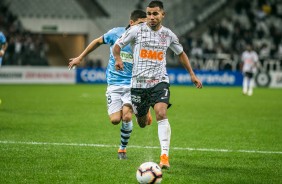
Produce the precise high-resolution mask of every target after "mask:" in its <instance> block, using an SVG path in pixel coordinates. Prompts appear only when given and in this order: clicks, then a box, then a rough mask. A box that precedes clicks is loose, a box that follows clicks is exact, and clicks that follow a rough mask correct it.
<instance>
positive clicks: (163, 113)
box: [156, 111, 167, 121]
mask: <svg viewBox="0 0 282 184" xmlns="http://www.w3.org/2000/svg"><path fill="white" fill-rule="evenodd" d="M166 118H167V116H166V111H159V112H158V113H156V119H157V120H158V121H159V120H162V119H166Z"/></svg>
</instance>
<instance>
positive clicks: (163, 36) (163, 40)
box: [159, 32, 167, 44]
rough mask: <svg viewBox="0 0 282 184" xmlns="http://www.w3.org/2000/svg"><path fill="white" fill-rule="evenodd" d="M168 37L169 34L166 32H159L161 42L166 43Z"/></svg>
mask: <svg viewBox="0 0 282 184" xmlns="http://www.w3.org/2000/svg"><path fill="white" fill-rule="evenodd" d="M166 37H167V34H166V33H163V32H161V33H160V34H159V38H160V43H161V44H166Z"/></svg>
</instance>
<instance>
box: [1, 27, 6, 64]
mask: <svg viewBox="0 0 282 184" xmlns="http://www.w3.org/2000/svg"><path fill="white" fill-rule="evenodd" d="M6 49H7V42H6V37H5V35H4V34H3V33H2V32H0V67H1V66H2V59H3V56H4V54H5V51H6Z"/></svg>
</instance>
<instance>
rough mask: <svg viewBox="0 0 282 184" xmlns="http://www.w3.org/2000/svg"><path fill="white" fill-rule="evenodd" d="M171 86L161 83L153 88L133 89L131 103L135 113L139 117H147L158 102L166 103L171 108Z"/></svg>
mask: <svg viewBox="0 0 282 184" xmlns="http://www.w3.org/2000/svg"><path fill="white" fill-rule="evenodd" d="M169 86H170V85H169V84H168V83H166V82H161V83H159V84H157V85H156V86H154V87H152V88H131V101H132V106H133V110H134V113H135V115H136V116H137V117H142V116H145V115H146V114H147V113H148V111H149V108H150V106H152V107H153V108H154V105H155V104H156V103H158V102H164V103H166V104H167V105H168V108H169V107H170V106H171V104H170V103H169V98H170V91H169Z"/></svg>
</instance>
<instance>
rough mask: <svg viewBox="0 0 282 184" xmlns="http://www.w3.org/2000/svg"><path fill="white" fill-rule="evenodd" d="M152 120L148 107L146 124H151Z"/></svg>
mask: <svg viewBox="0 0 282 184" xmlns="http://www.w3.org/2000/svg"><path fill="white" fill-rule="evenodd" d="M152 121H153V118H152V114H151V111H150V109H149V111H148V113H147V125H151V124H152Z"/></svg>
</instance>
